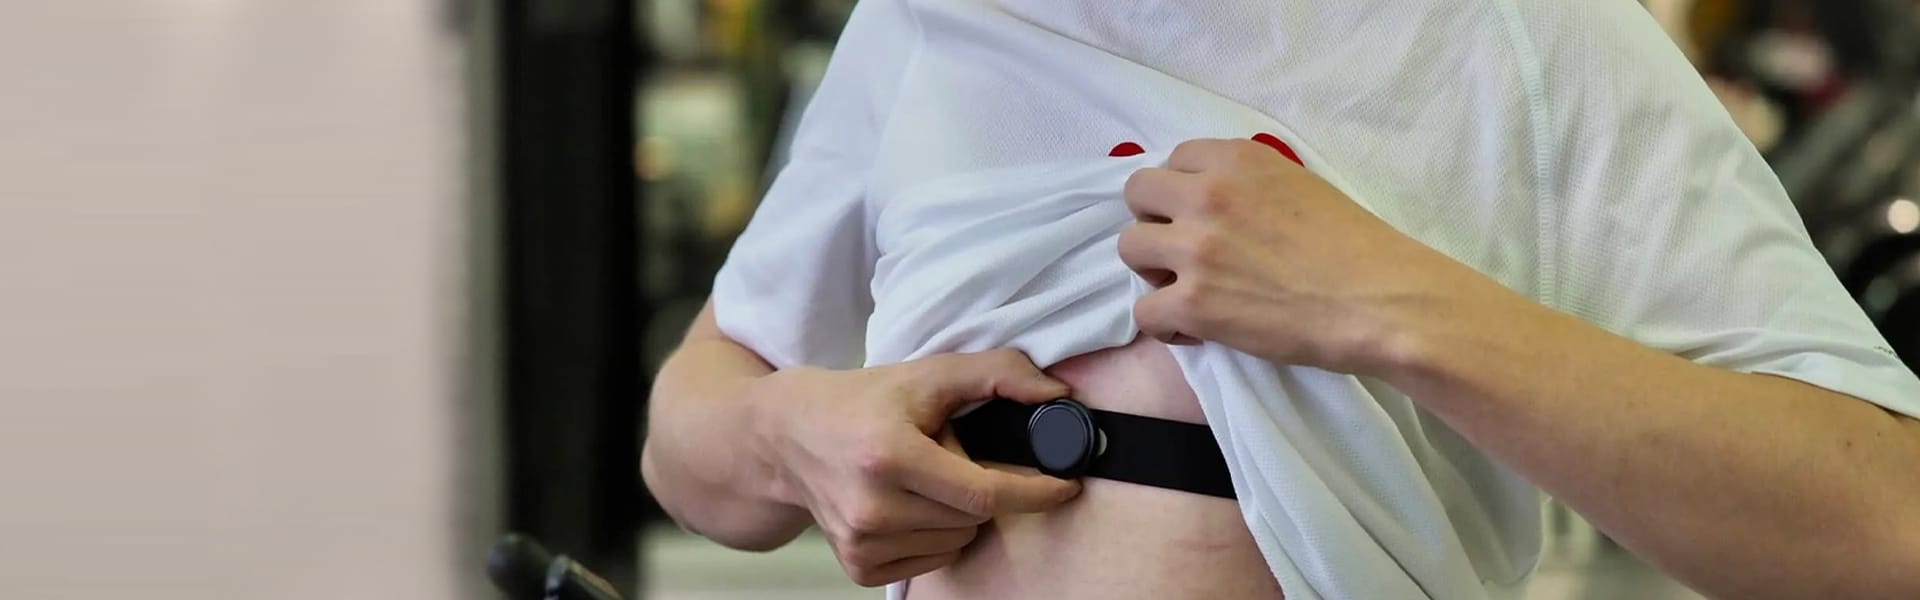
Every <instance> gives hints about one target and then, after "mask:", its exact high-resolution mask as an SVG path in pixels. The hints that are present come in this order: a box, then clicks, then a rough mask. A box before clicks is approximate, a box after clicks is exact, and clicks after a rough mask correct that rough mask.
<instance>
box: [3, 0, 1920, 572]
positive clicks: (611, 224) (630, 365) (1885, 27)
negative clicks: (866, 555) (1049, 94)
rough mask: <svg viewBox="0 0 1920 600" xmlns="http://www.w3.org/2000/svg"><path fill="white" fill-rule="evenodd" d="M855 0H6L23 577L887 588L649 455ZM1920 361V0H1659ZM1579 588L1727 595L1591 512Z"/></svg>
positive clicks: (1576, 557)
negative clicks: (720, 526)
mask: <svg viewBox="0 0 1920 600" xmlns="http://www.w3.org/2000/svg"><path fill="white" fill-rule="evenodd" d="M850 7H851V2H849V1H847V0H812V1H805V0H789V1H773V0H472V1H455V0H444V1H437V0H333V1H330V2H313V1H301V0H111V1H107V2H31V1H9V2H4V3H0V209H3V211H0V399H4V401H3V402H0V456H4V457H6V459H5V463H4V468H0V508H4V510H0V535H4V539H6V540H7V542H8V543H6V544H0V597H4V598H104V597H119V596H123V595H124V596H133V595H137V596H138V597H145V598H242V597H273V598H293V599H303V598H315V599H319V598H484V597H492V592H491V591H490V590H489V588H488V586H487V585H486V583H485V580H484V576H483V575H482V562H483V558H484V555H485V553H486V549H487V546H488V544H489V543H490V542H491V541H492V540H493V539H494V537H495V536H497V535H498V534H499V533H501V532H503V531H507V530H517V531H524V532H527V533H530V534H532V535H534V536H536V537H539V538H540V539H542V540H543V541H545V542H546V543H547V544H548V545H549V546H552V547H554V549H556V550H558V551H561V552H565V553H568V554H570V555H572V556H574V557H577V558H579V559H581V560H582V561H583V562H585V563H586V564H588V565H590V566H592V567H593V568H594V569H595V570H597V571H599V572H600V573H602V574H603V575H606V576H608V578H609V579H611V580H612V581H613V582H614V583H616V584H617V585H618V586H619V587H620V588H622V589H623V590H624V591H626V592H627V593H628V595H629V597H640V598H673V599H681V598H713V599H719V598H759V597H767V596H773V595H776V594H777V595H779V596H780V597H802V598H864V597H874V595H875V594H876V592H871V591H864V590H860V589H858V588H854V587H853V586H851V585H850V584H847V583H845V582H844V577H842V576H841V575H840V574H839V572H838V569H837V567H835V566H834V564H833V562H832V557H831V555H830V554H828V552H827V550H826V549H825V546H824V545H823V543H822V542H821V541H820V540H818V539H817V538H803V540H802V541H800V542H798V543H796V544H794V545H792V546H791V547H789V548H787V549H783V550H781V551H778V552H775V553H772V554H768V555H751V554H741V553H734V552H729V551H725V550H723V549H720V548H718V547H716V546H713V545H711V544H707V543H705V542H703V541H700V540H698V539H695V538H691V537H689V536H687V535H685V534H682V533H678V532H676V531H675V530H674V529H673V527H672V525H671V523H669V522H667V521H666V520H664V519H663V518H662V516H661V514H660V513H659V511H658V509H657V508H656V507H654V505H653V504H652V503H651V502H650V500H649V499H648V498H647V496H646V494H645V490H644V488H643V486H641V485H640V481H639V477H638V469H637V465H638V449H639V446H640V443H641V432H642V431H643V422H642V419H643V415H644V406H645V401H646V391H647V389H648V387H649V383H650V376H651V374H652V372H653V370H654V368H655V366H656V365H658V364H659V362H660V361H661V359H662V357H663V355H664V354H665V353H666V352H667V351H668V349H670V348H671V346H672V344H673V343H674V341H675V340H676V338H677V336H678V334H679V333H680V332H681V331H682V329H683V328H684V327H685V325H686V323H687V322H688V321H689V320H690V319H691V317H692V315H693V314H694V312H695V311H696V310H697V309H698V307H699V304H700V302H701V300H702V299H703V298H704V296H705V294H706V292H707V286H708V283H709V281H710V279H711V276H712V274H713V272H714V270H715V269H716V268H717V266H718V264H719V262H720V260H721V258H722V257H723V256H724V253H725V251H726V249H727V247H728V245H729V243H730V240H731V239H732V237H733V236H734V235H735V234H736V233H737V232H738V231H739V230H740V229H741V227H742V226H743V225H744V223H745V221H746V219H747V218H748V217H749V216H750V215H751V213H752V210H753V206H754V202H755V201H756V199H757V197H758V194H759V193H760V191H761V190H762V189H763V187H764V186H765V184H766V182H767V181H768V177H769V174H770V172H771V171H772V170H773V169H775V168H777V166H778V165H779V164H780V162H781V160H782V156H781V151H780V149H781V147H782V143H781V142H782V140H783V139H784V136H785V135H786V132H787V131H788V129H789V128H790V127H791V125H792V122H793V119H794V117H795V116H796V114H797V112H798V110H799V107H801V106H803V105H804V103H805V102H806V100H807V98H808V97H809V92H810V90H811V87H812V85H813V83H814V82H815V81H816V80H817V78H818V77H819V75H820V73H821V71H822V69H823V67H824V65H825V62H826V59H827V57H828V55H829V54H830V52H831V50H832V47H833V42H834V37H835V35H836V33H837V32H838V30H839V28H840V25H841V23H842V22H843V21H844V19H845V17H846V15H847V12H848V10H849V9H850ZM1648 9H1649V10H1650V11H1652V12H1653V13H1654V14H1655V15H1656V16H1657V17H1658V18H1659V19H1660V20H1661V21H1662V22H1663V23H1665V24H1666V25H1668V28H1669V31H1670V32H1672V33H1673V34H1674V36H1675V39H1676V41H1677V42H1678V43H1679V44H1680V45H1681V47H1682V48H1683V49H1684V50H1685V51H1686V53H1687V54H1688V56H1689V57H1691V58H1692V59H1693V60H1694V62H1695V64H1696V65H1697V66H1698V67H1699V68H1700V70H1701V71H1702V72H1703V73H1704V74H1706V75H1707V76H1708V77H1709V78H1710V79H1711V81H1712V82H1713V83H1714V87H1715V89H1716V90H1717V91H1718V92H1719V93H1720V95H1721V98H1722V99H1723V100H1724V101H1725V102H1726V103H1727V105H1728V107H1729V109H1730V110H1731V111H1732V112H1733V114H1734V115H1735V116H1736V117H1737V119H1738V120H1739V121H1740V123H1741V125H1742V127H1743V128H1744V129H1745V130H1746V131H1747V133H1748V134H1749V135H1750V137H1751V138H1752V139H1753V141H1754V142H1755V144H1756V145H1757V146H1758V147H1760V148H1761V149H1762V150H1763V151H1764V152H1765V154H1766V155H1767V157H1768V160H1769V161H1770V162H1771V163H1772V164H1773V166H1774V167H1775V169H1776V170H1777V171H1778V172H1779V174H1780V176H1781V178H1782V180H1783V182H1784V183H1785V184H1786V186H1787V188H1788V190H1789V192H1790V193H1791V194H1792V196H1793V198H1794V199H1795V201H1796V203H1797V204H1798V206H1799V207H1800V209H1801V212H1802V214H1803V216H1804V218H1805V221H1806V223H1807V226H1808V228H1809V231H1810V232H1811V233H1812V234H1813V236H1814V239H1815V241H1816V242H1817V243H1818V244H1819V246H1820V248H1821V250H1822V251H1823V252H1825V253H1826V255H1827V257H1828V258H1829V260H1830V262H1831V264H1832V265H1833V267H1834V269H1835V271H1836V272H1837V273H1838V274H1839V275H1840V276H1841V278H1842V280H1843V282H1845V283H1846V285H1847V287H1848V289H1849V290H1851V291H1852V292H1853V293H1854V295H1855V297H1856V298H1857V299H1858V300H1859V301H1860V302H1861V303H1862V305H1863V306H1864V307H1865V308H1866V310H1867V311H1868V312H1869V313H1870V314H1871V315H1872V316H1873V317H1874V318H1875V319H1876V322H1877V323H1878V324H1879V325H1880V326H1881V327H1882V329H1883V331H1884V332H1885V333H1886V335H1887V336H1888V337H1889V338H1890V340H1891V341H1892V342H1893V344H1894V346H1895V349H1896V351H1897V352H1899V353H1900V354H1901V356H1903V357H1905V358H1906V359H1907V360H1908V363H1909V365H1914V364H1916V363H1920V234H1916V230H1917V229H1920V205H1916V200H1920V82H1916V77H1920V3H1916V2H1913V1H1911V0H1754V1H1736V0H1671V1H1649V2H1648ZM1546 518H1547V519H1548V520H1549V522H1550V527H1549V530H1550V531H1552V532H1553V540H1552V543H1551V545H1550V550H1549V552H1548V556H1547V557H1546V559H1545V562H1544V563H1543V565H1542V567H1541V575H1540V577H1539V580H1538V584H1537V585H1536V588H1535V596H1536V597H1540V598H1662V597H1669V598H1686V597H1690V596H1689V595H1688V594H1687V593H1686V592H1685V591H1684V590H1681V589H1679V588H1678V587H1677V586H1674V585H1673V584H1671V583H1670V582H1668V581H1667V580H1666V579H1665V578H1662V577H1660V576H1659V575H1657V574H1654V573H1652V572H1650V571H1648V570H1647V569H1645V568H1644V567H1643V566H1641V565H1640V564H1639V563H1638V562H1637V561H1634V560H1632V559H1631V558H1629V557H1626V556H1624V555H1623V554H1622V553H1620V552H1619V551H1618V550H1617V549H1615V548H1614V547H1613V546H1612V545H1610V544H1609V543H1608V542H1607V541H1606V540H1605V539H1604V537H1602V536H1599V535H1597V534H1595V533H1594V532H1593V531H1592V530H1591V528H1589V527H1586V526H1585V525H1584V524H1582V523H1581V522H1580V521H1579V519H1578V518H1576V517H1574V516H1572V515H1569V514H1567V513H1566V512H1565V511H1562V510H1558V509H1554V510H1550V511H1548V513H1547V516H1546Z"/></svg>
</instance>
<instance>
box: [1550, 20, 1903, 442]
mask: <svg viewBox="0 0 1920 600" xmlns="http://www.w3.org/2000/svg"><path fill="white" fill-rule="evenodd" d="M1618 4H1629V5H1630V4H1631V3H1618ZM1614 12H1615V13H1620V14H1615V15H1609V14H1607V13H1606V11H1598V10H1596V11H1595V12H1594V13H1589V16H1594V17H1598V18H1599V20H1601V21H1606V20H1608V19H1610V18H1617V19H1631V20H1635V21H1637V20H1639V19H1642V18H1644V15H1636V14H1632V13H1631V12H1630V11H1627V10H1626V9H1625V8H1621V9H1618V10H1617V11H1614ZM1640 25H1642V24H1641V23H1638V22H1634V23H1620V24H1617V25H1616V26H1608V25H1606V24H1598V25H1594V26H1593V28H1591V29H1588V30H1587V31H1588V34H1587V35H1585V36H1580V35H1574V36H1565V37H1562V38H1560V39H1559V40H1558V41H1557V42H1556V43H1555V44H1554V45H1553V47H1550V48H1548V52H1547V54H1548V55H1549V56H1552V57H1556V58H1555V59H1554V60H1550V61H1548V67H1547V69H1548V71H1549V72H1550V73H1552V72H1556V71H1557V72H1558V73H1559V74H1560V76H1562V77H1565V78H1566V79H1564V80H1562V81H1561V85H1558V86H1555V85H1552V84H1551V83H1550V84H1549V87H1548V89H1550V90H1556V91H1555V92H1552V93H1550V95H1549V96H1548V98H1549V101H1548V102H1547V103H1546V104H1547V107H1546V112H1545V118H1546V121H1545V124H1546V125H1547V126H1548V127H1549V128H1550V129H1549V131H1548V133H1549V139H1552V140H1554V141H1553V142H1552V143H1550V144H1547V145H1546V148H1545V151H1544V152H1543V153H1542V156H1543V162H1544V164H1547V165H1549V169H1550V173H1552V176H1550V177H1549V179H1548V181H1549V182H1550V183H1549V185H1548V186H1547V189H1548V193H1547V195H1548V196H1549V197H1548V198H1547V199H1545V200H1543V202H1544V203H1545V204H1546V209H1545V210H1543V213H1542V214H1543V215H1545V217H1546V218H1547V219H1549V220H1550V221H1553V222H1550V223H1546V224H1543V226H1545V227H1548V228H1549V230H1550V231H1552V232H1554V234H1553V235H1550V236H1547V237H1543V239H1544V240H1547V241H1546V243H1545V244H1544V245H1545V246H1546V247H1545V248H1543V255H1544V256H1545V258H1544V260H1543V265H1545V266H1546V268H1545V269H1543V271H1545V272H1546V276H1545V277H1546V278H1547V285H1545V286H1543V287H1544V289H1546V290H1547V291H1546V292H1545V294H1546V295H1547V300H1548V303H1549V304H1553V305H1555V306H1557V307H1559V308H1562V309H1564V310H1568V311H1570V312H1572V313H1574V314H1576V315H1578V316H1580V317H1582V318H1585V319H1586V320H1588V321H1590V322H1593V323H1596V324H1599V325H1600V326H1602V327H1605V328H1607V329H1609V330H1612V331H1614V332H1616V333H1619V334H1622V335H1625V336H1627V337H1629V338H1632V339H1634V340H1636V341H1639V342H1641V343H1643V344H1646V345H1648V346H1651V347H1654V348H1658V349H1660V350H1664V351H1667V352H1670V353H1673V354H1676V355H1679V356H1682V357H1685V358H1687V359H1690V360H1693V361H1695V362H1697V363H1700V364H1706V365H1712V366H1716V367H1721V368H1726V369H1730V370H1734V371H1739V372H1748V373H1765V374H1771V375H1777V376H1781V377H1787V378H1791V379H1796V380H1799V381H1803V382H1806V383H1810V384H1813V385H1816V386H1819V387H1822V388H1826V389H1829V390H1833V391H1836V392H1840V393H1843V394H1847V395H1851V396H1854V397H1858V398H1860V399H1863V400H1866V401H1869V402H1872V403H1875V404H1878V405H1880V406H1882V407H1885V408H1887V409H1889V410H1892V411H1894V412H1898V413H1904V414H1907V415H1911V416H1915V417H1920V380H1916V378H1915V376H1914V374H1913V372H1912V371H1910V370H1909V369H1908V368H1907V367H1906V366H1905V365H1903V364H1902V363H1901V362H1900V360H1899V359H1898V358H1897V357H1896V356H1895V355H1894V353H1893V350H1892V349H1891V348H1890V347H1889V345H1888V344H1887V343H1886V341H1885V339H1884V338H1883V337H1882V336H1881V335H1880V334H1879V333H1878V332H1877V331H1875V329H1874V327H1873V324H1872V323H1871V321H1870V320H1869V319H1868V318H1867V316H1866V315H1865V313H1864V312H1863V311H1862V310H1861V308H1860V307H1859V305H1858V304H1857V303H1855V302H1854V301H1853V299H1852V298H1851V297H1850V296H1849V295H1848V294H1847V292H1846V291H1845V289H1844V288H1843V287H1842V286H1841V284H1840V282H1839V280H1838V278H1837V277H1836V276H1835V275H1834V273H1833V270H1832V269H1831V268H1830V267H1829V266H1828V265H1827V263H1826V261H1825V259H1824V258H1823V257H1822V256H1821V254H1820V253H1819V252H1818V251H1817V250H1816V249H1815V247H1814V246H1813V244H1812V242H1810V241H1809V239H1808V235H1807V232H1806V229H1805V226H1804V225H1803V224H1802V222H1801V220H1800V217H1799V214H1798V212H1797V211H1796V209H1795V208H1794V206H1793V204H1792V203H1791V202H1790V201H1789V200H1788V198H1787V196H1786V192H1785V191H1784V190H1783V189H1782V187H1781V185H1780V183H1779V180H1778V179H1777V178H1776V177H1775V176H1774V174H1773V172H1772V171H1771V169H1770V168H1769V167H1768V166H1767V164H1766V162H1765V161H1764V160H1763V159H1762V158H1761V156H1760V154H1759V152H1758V151H1757V150H1756V149H1754V147H1753V145H1752V144H1751V143H1749V142H1748V141H1747V140H1746V138H1745V137H1744V136H1743V135H1742V134H1741V133H1740V131H1739V129H1738V128H1737V127H1736V126H1735V125H1734V123H1733V121H1732V119H1731V118H1730V117H1728V116H1727V113H1726V111H1725V109H1724V108H1722V107H1721V106H1720V104H1719V103H1718V102H1717V101H1716V100H1715V99H1714V98H1713V96H1712V95H1711V93H1710V92H1709V91H1708V89H1707V88H1706V86H1705V84H1704V83H1703V82H1701V80H1700V78H1699V76H1698V75H1695V74H1694V72H1693V71H1692V69H1691V67H1690V66H1689V65H1688V64H1687V63H1686V61H1685V60H1684V59H1683V58H1682V57H1681V56H1680V54H1679V53H1678V51H1677V50H1675V49H1674V48H1673V47H1672V44H1671V43H1667V42H1664V41H1662V40H1658V39H1639V38H1636V37H1634V36H1635V35H1636V34H1635V33H1633V32H1639V34H1638V35H1642V36H1644V35H1646V32H1654V33H1657V31H1658V30H1657V29H1655V28H1652V27H1642V26H1640ZM1617 32H1625V33H1617ZM1556 61H1557V62H1558V64H1553V63H1554V62H1556ZM1550 76H1551V75H1550Z"/></svg>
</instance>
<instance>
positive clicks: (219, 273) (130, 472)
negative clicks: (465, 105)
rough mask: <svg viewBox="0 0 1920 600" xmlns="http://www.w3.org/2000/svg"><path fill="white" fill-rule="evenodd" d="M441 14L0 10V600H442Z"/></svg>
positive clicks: (445, 282)
mask: <svg viewBox="0 0 1920 600" xmlns="http://www.w3.org/2000/svg"><path fill="white" fill-rule="evenodd" d="M437 8H438V7H437V6H435V5H433V4H432V3H429V2H425V1H422V0H85V1H62V0H0V598H7V599H15V598H18V599H61V598H133V597H137V598H143V599H155V598H159V599H174V598H179V599H187V598H195V599H199V598H223V599H224V598H236V599H238V598H276V599H309V598H311V599H347V598H406V599H412V598H456V597H462V596H465V595H466V593H467V591H466V590H463V589H462V588H461V586H462V585H466V584H468V583H469V582H470V580H471V577H472V573H471V572H467V571H464V570H462V569H466V568H470V567H472V565H467V564H464V563H463V561H465V559H466V558H467V557H465V556H460V555H459V554H458V552H457V551H456V547H457V546H456V544H458V543H460V542H461V541H462V540H463V539H465V538H463V537H462V536H465V535H469V533H470V532H463V531H462V529H461V528H462V527H464V526H466V525H469V524H470V523H468V522H467V519H470V518H471V514H470V513H471V509H463V508H462V507H464V506H469V504H463V503H465V502H468V501H469V500H470V499H468V498H463V497H462V496H463V495H464V494H460V493H456V489H460V486H461V485H462V482H461V479H460V475H459V473H461V468H462V466H463V465H464V464H465V462H466V461H467V459H466V458H464V456H463V455H462V453H461V452H458V451H457V448H456V437H458V436H459V434H460V432H461V431H462V429H460V427H459V425H458V421H457V420H456V419H457V418H466V417H464V416H461V415H459V414H456V413H457V412H458V411H457V410H456V409H457V408H458V407H459V405H458V404H457V402H456V396H459V393H458V390H460V389H461V387H462V385H463V383H462V380H461V379H460V369H459V368H458V366H459V365H460V364H461V361H462V360H464V359H463V355H462V352H464V350H463V348H465V347H466V346H465V345H464V342H463V336H464V335H465V333H464V332H463V331H462V327H461V325H462V324H463V323H464V322H465V319H467V318H468V316H469V315H468V314H467V313H466V312H464V311H465V310H466V309H465V308H464V305H465V303H467V299H466V297H465V292H466V291H467V290H466V288H465V286H466V285H467V284H466V283H465V280H464V277H465V274H464V273H465V269H466V267H465V264H466V258H467V256H466V254H465V253H466V252H467V251H466V249H465V248H464V246H463V244H464V241H465V240H466V236H467V232H466V231H465V225H466V223H467V216H466V215H464V214H463V211H464V209H465V207H466V204H467V202H468V200H466V198H465V194H464V192H463V188H464V184H465V182H464V180H463V177H464V176H463V175H462V173H463V170H462V168H461V165H462V159H463V157H464V152H465V150H464V147H463V141H462V139H461V137H462V136H461V126H462V125H463V120H462V119H463V117H462V115H461V111H460V105H461V97H462V93H463V91H462V89H461V87H460V86H461V75H462V71H461V70H462V68H463V65H462V64H461V62H460V61H459V48H458V42H457V40H456V39H455V38H454V37H452V36H450V35H448V33H447V32H446V31H444V30H443V29H444V28H443V27H441V24H440V23H438V18H439V17H440V15H439V14H438V13H437V11H436V9H437ZM463 511H465V512H463Z"/></svg>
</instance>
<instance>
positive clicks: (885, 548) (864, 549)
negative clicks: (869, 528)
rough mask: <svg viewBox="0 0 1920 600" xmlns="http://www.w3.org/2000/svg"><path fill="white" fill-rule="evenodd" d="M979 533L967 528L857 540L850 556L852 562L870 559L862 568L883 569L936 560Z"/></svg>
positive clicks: (976, 529)
mask: <svg viewBox="0 0 1920 600" xmlns="http://www.w3.org/2000/svg"><path fill="white" fill-rule="evenodd" d="M979 532H980V528H979V527H976V526H971V525H970V526H966V527H949V528H945V529H922V530H918V531H908V532H902V533H896V534H892V535H885V536H875V537H871V538H868V539H865V540H861V541H860V542H859V543H858V544H856V545H855V547H854V549H853V550H852V551H851V554H854V555H856V556H855V557H856V558H862V559H870V560H867V561H866V562H865V563H863V564H869V565H874V566H884V565H886V564H889V563H895V562H899V561H901V560H905V559H909V558H914V557H919V556H938V555H941V554H946V553H948V552H953V551H955V550H959V549H961V548H965V547H967V544H969V543H972V542H973V538H974V536H975V535H978V534H979Z"/></svg>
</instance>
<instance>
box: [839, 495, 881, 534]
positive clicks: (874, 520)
mask: <svg viewBox="0 0 1920 600" xmlns="http://www.w3.org/2000/svg"><path fill="white" fill-rule="evenodd" d="M841 517H842V518H844V519H846V521H847V527H848V528H850V529H852V530H853V531H852V532H851V537H852V540H853V541H854V542H856V543H857V542H860V541H861V540H863V539H865V538H866V537H868V536H871V535H872V534H874V533H878V532H881V531H885V530H886V529H887V527H888V526H889V525H891V524H892V521H893V519H892V518H891V515H888V514H887V510H886V507H884V506H881V505H880V504H878V503H875V502H871V501H868V502H861V503H857V504H855V505H853V507H851V508H850V509H848V510H847V513H846V514H844V515H841Z"/></svg>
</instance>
